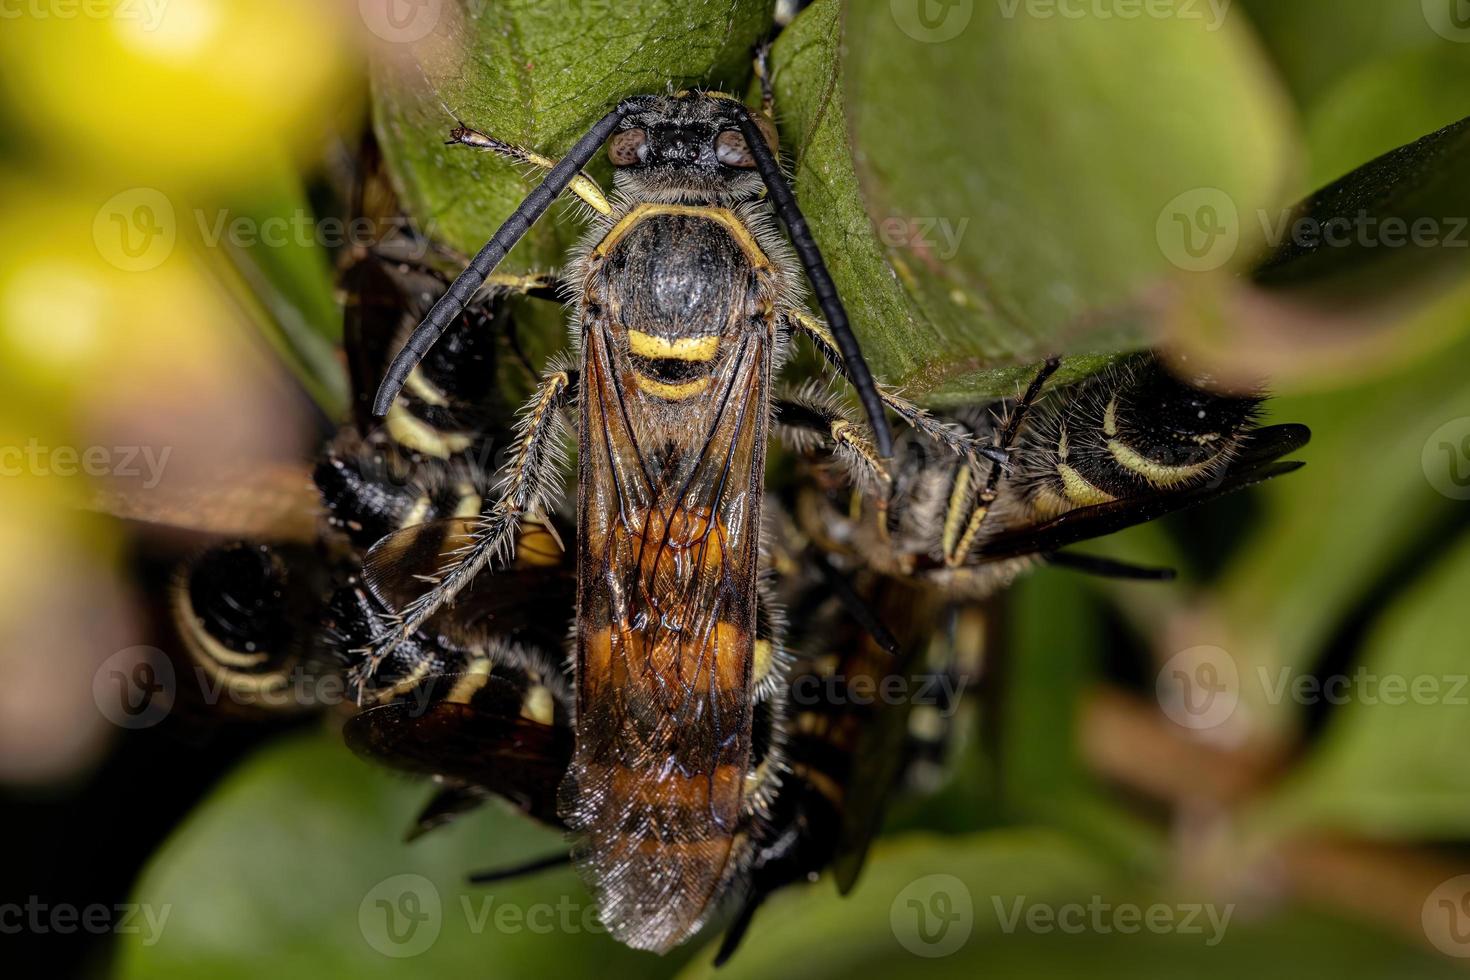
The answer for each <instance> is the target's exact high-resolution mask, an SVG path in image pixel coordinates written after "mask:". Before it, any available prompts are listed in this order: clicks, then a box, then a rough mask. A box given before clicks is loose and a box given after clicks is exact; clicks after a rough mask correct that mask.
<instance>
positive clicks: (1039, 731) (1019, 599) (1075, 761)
mask: <svg viewBox="0 0 1470 980" xmlns="http://www.w3.org/2000/svg"><path fill="white" fill-rule="evenodd" d="M1008 600H1009V601H1008V602H1007V604H1006V622H1007V625H1008V627H1009V628H1008V630H1007V633H1008V635H1007V637H1006V641H1005V645H1004V647H1003V648H1002V649H1000V650H997V651H995V653H994V654H993V656H992V660H993V661H997V660H998V661H1001V662H993V663H991V664H990V670H989V673H990V676H992V677H998V678H999V680H1000V682H1001V684H1002V685H1003V690H1002V692H1001V696H1000V697H999V698H998V699H996V705H995V710H996V711H998V712H999V713H1000V722H999V726H998V727H999V729H1000V732H1001V735H1000V760H999V769H1000V777H1001V794H1002V798H1003V802H1004V804H1005V806H1006V808H1007V810H1008V811H1009V813H1010V814H1011V816H1012V817H1013V818H1017V819H1020V820H1027V819H1029V820H1036V821H1040V822H1043V823H1046V824H1047V825H1049V826H1052V827H1057V828H1060V829H1064V830H1066V831H1067V832H1069V833H1071V834H1073V835H1074V836H1076V837H1077V839H1079V840H1083V841H1086V842H1088V843H1089V844H1093V845H1095V846H1097V847H1098V848H1100V849H1101V851H1102V853H1104V854H1106V855H1108V856H1111V857H1113V858H1114V859H1116V860H1119V861H1122V862H1125V863H1127V864H1130V865H1134V866H1137V865H1140V864H1149V863H1151V862H1153V861H1156V860H1157V859H1158V858H1159V857H1160V856H1161V849H1162V841H1161V840H1159V839H1158V837H1157V836H1156V835H1154V834H1153V833H1151V832H1150V831H1149V830H1148V829H1146V827H1145V825H1144V824H1143V823H1142V822H1141V821H1136V820H1134V819H1132V818H1131V817H1130V816H1128V815H1127V814H1126V813H1125V811H1123V809H1122V808H1121V807H1119V806H1118V805H1117V801H1116V798H1115V797H1113V796H1112V795H1111V794H1109V793H1108V792H1107V791H1105V790H1104V789H1103V788H1102V787H1101V786H1100V785H1099V784H1098V783H1097V781H1096V780H1095V779H1094V778H1093V777H1092V776H1091V775H1090V774H1089V773H1088V772H1087V769H1086V766H1085V764H1084V762H1083V760H1082V758H1081V756H1080V749H1081V741H1080V737H1079V733H1078V731H1077V720H1078V717H1079V715H1080V714H1081V711H1082V707H1083V698H1084V696H1085V695H1086V693H1087V692H1088V690H1089V689H1091V688H1092V687H1093V685H1095V684H1096V683H1097V680H1098V675H1099V673H1100V671H1101V669H1102V668H1101V661H1102V658H1103V646H1102V644H1103V640H1104V635H1105V634H1104V627H1103V622H1102V616H1101V609H1100V607H1099V604H1098V602H1097V599H1096V598H1095V597H1094V595H1093V594H1092V593H1091V591H1090V590H1089V588H1088V587H1087V585H1086V583H1085V582H1083V581H1082V577H1081V576H1079V575H1077V574H1076V573H1071V572H1066V571H1062V570H1057V569H1042V570H1040V571H1038V572H1036V573H1035V574H1033V575H1029V576H1027V577H1026V578H1024V579H1022V580H1020V581H1019V582H1017V583H1016V585H1014V586H1012V588H1011V591H1010V593H1009V595H1008Z"/></svg>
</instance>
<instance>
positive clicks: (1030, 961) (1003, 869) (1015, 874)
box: [684, 832, 1459, 980]
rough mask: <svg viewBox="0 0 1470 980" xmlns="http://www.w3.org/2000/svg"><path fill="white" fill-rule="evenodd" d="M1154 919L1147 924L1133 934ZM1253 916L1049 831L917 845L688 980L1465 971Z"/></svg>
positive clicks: (760, 921)
mask: <svg viewBox="0 0 1470 980" xmlns="http://www.w3.org/2000/svg"><path fill="white" fill-rule="evenodd" d="M1150 909H1152V910H1154V911H1153V912H1152V914H1153V915H1154V916H1155V918H1154V919H1153V921H1154V923H1155V924H1156V925H1155V927H1154V928H1149V927H1147V926H1145V925H1143V924H1142V923H1143V922H1144V921H1146V920H1144V919H1143V916H1144V914H1145V912H1146V910H1150ZM1190 909H1194V911H1192V912H1191V911H1189V910H1190ZM1186 916H1187V917H1188V922H1187V923H1186V921H1185V918H1186ZM1251 919H1252V917H1251V915H1250V910H1249V909H1248V908H1246V907H1244V906H1239V907H1237V906H1235V905H1232V904H1230V903H1228V902H1217V903H1210V902H1203V901H1201V900H1200V899H1199V898H1197V897H1181V896H1171V895H1168V894H1163V893H1152V892H1150V891H1148V890H1146V889H1140V888H1137V887H1129V886H1128V885H1126V884H1124V883H1122V882H1120V881H1118V880H1117V879H1116V878H1114V877H1112V876H1110V875H1109V874H1108V873H1107V872H1106V871H1105V870H1104V869H1103V868H1102V867H1101V866H1099V865H1098V864H1097V863H1096V862H1094V861H1093V860H1092V859H1091V858H1089V857H1087V856H1086V854H1085V853H1084V852H1082V851H1080V850H1079V849H1078V848H1077V847H1076V846H1075V845H1073V844H1072V843H1070V842H1069V841H1068V840H1067V839H1066V838H1063V837H1059V836H1057V835H1054V834H1049V833H1042V832H999V833H991V834H977V835H973V836H971V837H968V838H963V839H959V840H955V839H947V838H946V839H936V838H932V837H923V836H915V837H911V838H906V839H904V840H899V841H894V842H890V843H886V844H884V845H882V846H880V847H879V848H878V849H877V850H876V851H875V854H874V859H873V861H872V862H871V864H870V865H869V867H868V869H867V874H866V877H865V878H864V880H863V881H862V883H861V884H859V885H858V887H857V889H856V890H855V891H853V892H852V894H850V895H849V896H847V897H846V898H845V899H844V898H839V897H838V896H837V895H836V893H835V891H834V890H833V889H832V888H831V886H830V883H828V882H826V881H822V882H818V883H817V884H816V885H813V886H809V887H803V888H799V889H793V890H792V891H790V892H788V893H785V894H782V895H780V896H778V897H777V898H776V899H775V900H774V901H773V902H771V904H770V905H769V907H767V908H765V909H763V910H762V911H761V912H760V913H758V915H757V917H756V920H755V924H754V926H753V927H752V928H751V931H750V934H749V935H748V936H747V937H746V941H745V945H744V946H743V947H742V948H741V950H740V951H739V952H737V953H736V955H735V957H734V958H733V959H732V960H731V961H730V962H729V963H728V964H727V965H726V966H724V967H722V968H721V969H720V970H719V971H718V972H716V971H714V970H713V969H711V968H710V966H709V963H708V957H709V955H710V954H708V953H706V954H704V955H703V956H701V958H700V959H699V960H698V961H697V962H695V963H693V964H691V965H690V967H689V968H688V969H687V970H686V971H685V974H684V976H685V977H687V978H695V977H708V978H720V980H725V978H730V980H741V978H745V977H760V978H766V977H773V976H775V977H802V978H803V980H822V978H825V977H834V978H835V977H851V976H855V975H856V976H923V977H933V978H939V977H953V978H956V980H961V978H964V980H969V978H972V977H977V976H981V977H987V978H995V980H1008V978H1023V977H1047V978H1054V977H1055V978H1078V980H1082V978H1087V980H1096V978H1114V977H1116V978H1119V980H1124V978H1126V980H1147V978H1155V977H1156V978H1159V980H1174V978H1177V977H1184V976H1188V977H1207V978H1220V980H1236V978H1238V977H1243V976H1276V975H1278V974H1279V973H1280V972H1281V969H1282V964H1283V963H1289V964H1290V972H1291V975H1292V976H1293V977H1301V978H1321V980H1353V978H1363V980H1368V978H1374V980H1376V978H1379V977H1389V976H1403V977H1408V976H1413V977H1424V978H1429V977H1441V976H1442V977H1452V976H1458V975H1459V972H1458V969H1457V968H1456V966H1455V965H1454V964H1452V963H1450V962H1449V961H1447V960H1437V959H1435V958H1433V956H1432V955H1431V954H1429V953H1426V952H1424V951H1422V950H1420V949H1416V948H1411V947H1408V946H1406V945H1404V944H1403V943H1401V942H1400V941H1398V940H1396V939H1392V938H1389V937H1387V936H1384V935H1382V934H1380V933H1377V932H1374V931H1373V930H1370V929H1365V928H1363V927H1361V926H1359V925H1357V924H1354V923H1345V922H1341V921H1336V920H1333V919H1330V918H1327V917H1325V916H1321V915H1318V914H1314V913H1311V912H1307V911H1292V912H1288V913H1284V914H1283V913H1280V912H1278V913H1277V915H1276V916H1275V917H1273V918H1272V919H1271V920H1270V921H1268V922H1264V923H1263V922H1259V921H1251ZM1125 930H1131V931H1125ZM1307 950H1309V951H1310V953H1307V952H1305V951H1307Z"/></svg>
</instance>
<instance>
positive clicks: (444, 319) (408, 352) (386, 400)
mask: <svg viewBox="0 0 1470 980" xmlns="http://www.w3.org/2000/svg"><path fill="white" fill-rule="evenodd" d="M643 104H644V100H642V99H625V100H623V101H622V102H619V103H618V105H617V108H615V109H613V110H612V111H611V112H609V113H608V114H607V115H605V116H603V117H602V118H601V119H599V120H598V121H597V124H596V125H594V126H593V127H592V128H591V129H589V130H588V131H587V134H586V135H585V136H583V137H582V138H581V139H579V140H577V142H576V145H574V146H573V147H572V148H571V150H569V151H568V152H567V155H566V156H564V157H562V158H561V161H560V162H559V163H557V165H556V166H555V167H552V168H551V173H549V174H547V175H546V179H545V180H543V181H542V182H541V183H540V184H538V185H537V186H536V187H535V189H533V190H532V191H531V193H530V194H528V195H526V199H525V200H524V201H522V202H521V203H520V206H519V207H517V208H516V209H515V211H514V212H512V213H511V216H510V217H509V218H506V219H505V224H503V225H501V226H500V229H499V230H498V231H496V232H495V234H494V235H492V236H491V237H490V240H489V241H488V242H486V243H485V247H484V248H482V249H480V252H479V254H478V255H476V256H475V257H474V258H473V259H472V260H470V264H469V266H468V267H467V268H466V269H465V270H464V271H463V272H461V273H460V274H459V278H458V279H456V280H454V282H453V283H452V284H451V285H450V287H449V289H448V291H446V292H445V293H444V295H443V296H441V297H439V301H438V302H437V303H435V304H434V308H433V309H431V310H430V311H429V315H428V316H426V317H424V321H423V322H422V323H420V324H419V325H418V327H417V329H415V330H414V332H413V334H412V335H411V336H410V337H409V338H408V343H406V344H404V345H403V349H402V350H400V351H399V352H398V355H397V356H396V357H394V358H393V363H392V364H390V365H388V371H387V373H386V374H384V375H383V383H382V384H381V385H379V386H378V395H377V397H376V398H374V399H373V414H374V415H375V416H378V417H382V416H384V415H387V414H388V409H389V408H390V407H391V406H392V404H393V399H395V398H397V397H398V392H399V391H401V390H402V388H403V385H404V382H406V381H407V380H408V376H409V374H410V373H411V372H412V371H413V369H414V368H415V367H417V366H418V363H419V361H421V360H423V359H424V355H425V354H427V353H428V352H429V349H430V348H431V347H433V346H434V342H435V341H437V340H438V339H439V337H440V335H442V334H443V333H444V331H445V330H447V329H448V328H449V324H450V323H452V322H453V321H454V318H455V317H457V316H459V315H460V314H461V313H462V312H464V308H465V307H466V306H468V305H469V302H470V299H471V298H473V297H474V295H475V292H476V291H477V290H478V289H479V288H480V287H481V286H482V285H484V283H485V280H486V279H488V278H489V276H490V273H492V272H494V271H495V267H496V266H497V265H499V264H500V261H501V260H502V259H504V258H505V256H506V253H508V252H509V251H510V250H511V249H512V248H514V247H515V244H516V242H518V241H520V240H521V237H522V236H523V235H525V233H526V232H527V231H530V229H531V226H532V225H533V224H535V223H536V219H537V218H539V217H541V216H542V215H543V214H545V213H546V209H547V208H549V207H551V202H552V201H554V200H556V199H557V198H558V197H560V196H561V192H562V191H564V190H566V189H567V185H568V184H570V183H571V182H572V178H574V177H576V176H577V174H578V173H579V172H581V170H582V168H583V167H585V166H586V165H587V161H589V160H591V159H592V156H593V154H595V153H596V152H597V151H598V150H599V149H600V148H601V147H602V144H603V143H605V142H606V141H607V138H608V137H609V136H610V135H612V131H613V129H614V128H615V127H616V126H617V124H618V123H620V122H622V120H623V117H624V116H626V115H628V114H629V113H630V112H636V111H637V110H638V109H640V108H642V107H643ZM824 309H825V307H824ZM839 339H840V338H839ZM865 370H866V369H865ZM864 376H866V375H864ZM869 383H871V381H870V382H869Z"/></svg>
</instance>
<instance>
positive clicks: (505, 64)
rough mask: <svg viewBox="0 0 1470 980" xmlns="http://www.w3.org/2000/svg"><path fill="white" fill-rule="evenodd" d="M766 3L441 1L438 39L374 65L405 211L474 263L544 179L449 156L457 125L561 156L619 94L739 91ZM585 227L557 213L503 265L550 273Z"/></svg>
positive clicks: (763, 27) (381, 126) (380, 127)
mask: <svg viewBox="0 0 1470 980" xmlns="http://www.w3.org/2000/svg"><path fill="white" fill-rule="evenodd" d="M772 4H773V0H654V2H647V3H571V2H569V3H546V2H544V0H496V2H495V3H490V4H486V3H467V2H465V0H460V2H458V3H456V4H454V5H452V6H451V5H446V7H447V9H446V11H445V16H444V17H442V18H441V22H440V25H439V28H438V32H437V33H435V34H432V35H430V36H429V37H428V38H426V39H424V40H422V41H420V42H418V43H416V44H413V45H399V46H398V48H399V49H401V50H398V51H397V56H396V57H391V58H390V57H386V56H385V57H383V58H380V59H379V60H378V61H377V62H376V63H375V64H374V66H373V97H374V122H375V126H376V129H377V132H378V138H379V140H380V142H381V143H382V146H383V151H384V154H385V156H386V157H387V160H388V162H389V165H390V167H391V169H392V172H393V174H394V177H395V179H396V181H397V183H398V187H399V192H400V195H401V196H402V198H403V200H404V202H405V205H406V207H407V208H408V210H409V212H410V213H411V214H412V215H413V216H414V217H415V218H416V219H417V220H418V221H419V223H420V225H421V227H424V228H425V229H427V230H428V231H429V232H430V233H431V234H433V235H434V236H436V237H437V238H439V239H440V240H441V241H444V242H446V243H448V244H450V245H453V246H454V247H456V248H458V249H459V250H461V251H463V252H465V253H467V254H474V253H475V252H476V251H478V250H479V248H480V246H481V245H483V244H484V243H485V240H486V239H488V238H489V237H490V235H491V233H493V232H494V231H495V229H496V228H497V227H499V226H500V224H501V222H503V221H504V220H505V219H506V218H507V217H508V216H509V215H510V213H511V211H513V210H514V209H515V207H516V205H517V204H519V203H520V202H521V200H522V199H523V198H524V197H525V196H526V194H527V193H529V192H530V190H531V188H532V187H534V186H535V185H536V184H537V183H539V181H540V179H541V176H542V175H541V174H540V173H539V172H538V173H527V169H528V168H525V167H518V166H515V165H512V164H509V163H506V162H505V161H503V160H501V159H499V158H497V157H494V156H492V155H490V154H488V153H485V152H481V151H476V150H473V149H470V148H468V147H463V146H452V147H446V146H445V145H444V139H445V137H446V136H447V135H448V133H449V130H450V129H451V128H453V126H454V125H455V121H456V117H457V118H458V119H461V120H463V121H464V122H465V123H466V124H467V125H469V126H471V127H473V128H475V129H479V130H481V131H483V132H486V133H490V134H492V135H494V136H495V137H497V138H499V139H502V140H505V141H507V142H511V143H516V144H519V145H521V146H524V147H527V148H530V149H533V150H536V151H538V152H540V153H544V154H546V155H547V156H550V157H556V156H559V155H560V154H561V152H562V151H563V150H565V149H566V148H567V147H569V146H571V144H572V143H574V142H575V141H576V140H577V138H578V137H579V136H581V135H582V133H584V132H585V131H586V130H587V129H588V128H589V127H590V126H591V125H592V124H593V123H594V122H596V121H597V119H598V118H600V117H601V116H602V115H603V114H604V113H605V112H607V110H608V109H610V108H612V106H613V105H614V104H616V103H617V101H618V100H619V99H621V98H624V97H626V96H629V95H636V94H639V93H646V92H663V91H665V90H666V89H667V88H668V87H669V86H671V85H672V86H674V87H675V88H683V87H692V86H695V85H704V84H710V85H716V86H725V87H726V88H727V90H729V91H743V89H744V86H745V82H746V80H747V79H748V78H749V75H750V63H751V55H752V52H753V50H754V48H755V44H756V42H757V41H758V40H759V39H760V38H761V36H763V35H764V34H765V33H766V32H767V31H768V30H769V29H770V25H771V10H772ZM600 162H601V163H605V161H600ZM599 172H600V173H601V174H605V173H606V168H605V166H604V167H602V169H601V170H600V171H599ZM580 229H581V224H580V223H579V222H576V221H570V220H566V219H565V216H563V217H562V218H561V219H558V215H557V213H556V212H555V210H554V211H553V213H552V214H551V215H548V216H547V218H546V219H545V220H543V221H540V222H538V223H537V225H536V227H535V228H534V229H533V230H532V231H531V233H530V234H529V235H527V238H526V241H524V242H523V243H522V245H521V246H520V247H519V248H518V249H517V251H516V252H514V253H513V254H512V255H511V257H510V258H509V259H508V260H507V265H506V266H505V268H506V269H507V270H517V269H518V270H525V269H529V268H537V269H545V268H554V267H559V266H560V265H561V264H562V263H563V262H564V261H565V253H566V249H567V248H568V247H569V246H570V245H571V244H572V243H573V242H574V241H576V239H577V237H578V235H579V234H580Z"/></svg>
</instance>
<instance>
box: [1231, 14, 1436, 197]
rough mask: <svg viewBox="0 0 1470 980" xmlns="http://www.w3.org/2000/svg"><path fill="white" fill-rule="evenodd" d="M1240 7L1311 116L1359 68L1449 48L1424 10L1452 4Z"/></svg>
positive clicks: (1360, 158) (1422, 130) (1361, 158)
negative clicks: (1398, 56) (1425, 51)
mask: <svg viewBox="0 0 1470 980" xmlns="http://www.w3.org/2000/svg"><path fill="white" fill-rule="evenodd" d="M1239 2H1240V6H1241V8H1242V9H1244V10H1245V12H1246V13H1248V14H1249V15H1250V18H1251V20H1252V21H1253V22H1254V23H1255V25H1256V27H1257V29H1258V30H1259V31H1260V34H1261V36H1262V37H1263V38H1264V40H1265V42H1266V46H1267V47H1268V48H1269V49H1270V51H1271V54H1272V55H1273V56H1274V58H1275V60H1276V62H1277V63H1278V64H1279V65H1280V67H1281V69H1282V73H1283V74H1284V76H1285V77H1286V79H1287V81H1288V83H1289V84H1290V85H1291V88H1292V91H1293V93H1295V95H1296V97H1297V100H1298V102H1299V103H1300V104H1301V106H1302V107H1303V109H1304V110H1305V111H1306V112H1307V114H1308V115H1311V114H1313V113H1315V111H1316V109H1317V107H1318V105H1319V103H1321V102H1323V101H1324V100H1326V99H1328V98H1330V97H1331V96H1330V93H1331V92H1332V90H1333V89H1334V88H1335V87H1336V86H1337V84H1338V83H1339V82H1341V81H1342V79H1343V78H1344V77H1346V76H1347V75H1349V74H1351V73H1353V72H1355V71H1357V70H1358V69H1359V68H1361V67H1362V66H1363V65H1368V64H1373V63H1374V62H1376V61H1378V60H1379V59H1380V58H1384V57H1389V56H1393V55H1397V54H1400V53H1403V52H1406V51H1423V50H1428V49H1432V48H1448V47H1450V42H1448V41H1447V40H1446V39H1445V38H1444V37H1442V36H1440V35H1438V34H1436V33H1435V32H1434V29H1433V27H1432V26H1431V24H1430V21H1429V19H1428V17H1427V16H1426V15H1425V10H1426V8H1427V5H1428V4H1435V3H1438V4H1440V5H1441V6H1442V7H1443V8H1444V9H1445V10H1448V9H1449V4H1451V3H1453V2H1455V0H1424V2H1423V3H1421V2H1419V0H1414V2H1409V0H1352V2H1351V3H1343V2H1341V0H1290V2H1289V3H1282V2H1281V0H1239ZM1324 41H1328V42H1329V43H1324ZM1401 105H1402V104H1401ZM1403 108H1406V109H1407V108H1408V106H1407V105H1403ZM1410 111H1412V110H1410ZM1446 121H1448V120H1446ZM1432 128H1434V127H1432V126H1431V127H1425V128H1424V129H1420V130H1418V132H1421V133H1422V132H1426V131H1427V130H1428V129H1432ZM1399 142H1400V143H1402V142H1403V140H1400V141H1399ZM1393 145H1396V144H1389V146H1393ZM1387 148H1388V147H1387V146H1386V147H1384V149H1387ZM1371 155H1373V154H1366V155H1364V156H1359V157H1357V158H1355V160H1363V159H1366V158H1367V156H1371ZM1338 172H1339V173H1341V171H1338Z"/></svg>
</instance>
